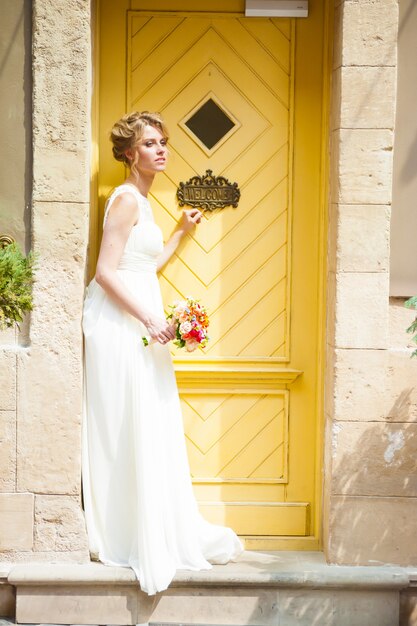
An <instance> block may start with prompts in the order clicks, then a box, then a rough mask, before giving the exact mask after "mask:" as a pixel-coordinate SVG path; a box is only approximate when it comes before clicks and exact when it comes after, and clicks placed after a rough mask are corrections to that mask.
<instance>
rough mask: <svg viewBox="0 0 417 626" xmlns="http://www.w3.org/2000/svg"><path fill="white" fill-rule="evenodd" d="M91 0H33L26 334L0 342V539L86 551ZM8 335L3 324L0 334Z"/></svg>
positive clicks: (40, 553) (52, 556)
mask: <svg viewBox="0 0 417 626" xmlns="http://www.w3.org/2000/svg"><path fill="white" fill-rule="evenodd" d="M90 39H91V35H90V2H89V1H88V0H57V1H55V2H53V3H51V2H50V1H49V0H35V1H34V2H33V66H32V69H33V163H34V165H33V199H32V207H31V209H32V242H31V243H32V248H33V250H34V251H35V252H36V253H37V255H38V268H37V272H36V283H35V285H34V305H35V306H34V311H33V314H32V315H31V321H30V333H29V337H28V345H27V346H17V345H13V342H12V341H9V342H7V341H4V337H3V346H1V347H0V388H1V394H0V411H1V417H2V420H1V429H2V432H1V433H0V448H1V449H0V459H1V461H0V463H1V468H0V469H1V471H0V550H2V559H3V560H4V559H6V560H13V561H15V560H31V559H37V560H38V559H39V560H57V559H58V560H76V561H85V560H88V558H89V555H88V550H87V542H86V532H85V526H84V519H83V515H82V511H81V502H80V499H81V491H80V489H81V486H80V448H81V446H80V439H81V402H82V337H81V327H80V312H81V307H82V300H83V294H84V274H85V260H86V247H87V240H88V210H89V153H90V101H91V54H90V48H91V46H90ZM9 336H10V335H9Z"/></svg>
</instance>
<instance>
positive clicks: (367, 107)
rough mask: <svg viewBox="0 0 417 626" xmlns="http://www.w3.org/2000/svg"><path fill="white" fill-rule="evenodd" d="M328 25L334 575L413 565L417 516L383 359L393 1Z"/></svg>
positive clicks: (392, 373) (361, 6)
mask: <svg viewBox="0 0 417 626" xmlns="http://www.w3.org/2000/svg"><path fill="white" fill-rule="evenodd" d="M335 25H336V27H335V48H334V68H333V112H332V120H331V204H330V237H329V239H330V253H329V317H328V319H329V321H328V346H327V348H328V349H327V354H328V358H327V372H328V373H327V393H326V425H327V426H326V459H325V497H324V501H325V514H324V519H325V522H324V526H325V533H324V543H325V551H326V554H327V557H328V559H329V560H330V561H331V562H336V563H352V564H355V563H356V564H359V563H361V564H376V563H383V562H391V563H399V564H407V563H406V561H411V562H413V561H414V563H415V562H416V559H417V548H416V542H415V533H416V530H417V528H416V524H415V522H412V520H413V519H416V517H417V506H416V501H415V500H413V501H412V500H410V499H409V498H408V497H403V496H409V495H410V493H411V491H412V490H413V489H414V490H415V488H416V487H417V485H416V480H415V479H414V478H411V479H410V478H409V479H408V481H407V471H406V467H407V465H408V470H410V463H411V459H412V457H411V456H410V447H409V446H411V447H412V446H413V444H412V442H411V440H410V443H409V444H407V445H408V447H407V445H406V442H405V435H404V432H403V429H402V428H401V427H399V425H398V424H397V423H395V422H397V421H401V420H399V413H400V412H401V406H400V405H399V404H398V401H399V400H400V399H399V398H398V396H396V394H395V389H397V388H398V380H399V376H401V374H404V371H405V370H404V367H403V368H402V370H401V372H399V371H398V369H395V367H396V366H395V365H393V360H392V358H393V357H392V353H391V351H390V350H389V232H390V207H391V194H392V166H393V132H394V119H395V102H396V62H397V58H396V44H397V32H398V3H397V0H360V1H359V0H344V1H342V2H340V1H339V2H337V1H336V7H335ZM403 408H404V407H403ZM415 447H416V446H415V444H414V450H415ZM414 453H415V452H414ZM407 459H408V460H407ZM404 533H405V535H404ZM407 533H408V535H409V537H408V539H406V538H405V537H406V536H408V535H407ZM412 535H413V540H412V541H411V536H412Z"/></svg>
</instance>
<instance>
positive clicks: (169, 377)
mask: <svg viewBox="0 0 417 626" xmlns="http://www.w3.org/2000/svg"><path fill="white" fill-rule="evenodd" d="M126 192H130V193H133V194H134V195H135V197H136V198H137V201H138V215H139V219H138V222H137V224H136V225H135V226H134V227H133V228H132V231H131V233H130V235H129V238H128V240H127V243H126V246H125V249H124V252H123V255H122V258H121V261H120V264H119V267H118V270H117V271H118V275H119V277H120V279H121V280H122V281H123V283H124V284H125V285H126V287H127V288H128V289H129V290H130V291H131V292H132V293H134V294H135V295H136V296H137V298H138V299H140V300H141V302H143V303H144V305H145V306H146V307H147V308H148V310H151V311H152V312H154V313H155V314H156V315H159V316H160V317H164V309H163V304H162V298H161V293H160V289H159V283H158V279H157V275H156V260H157V257H158V255H159V254H160V253H161V252H162V249H163V240H162V233H161V230H160V229H159V227H158V226H157V225H156V224H155V222H154V219H153V214H152V209H151V206H150V204H149V202H148V200H147V199H146V198H145V197H144V196H142V195H141V194H140V193H139V192H138V191H137V190H136V188H135V187H133V186H132V185H129V184H125V185H121V186H119V187H117V188H116V189H115V191H114V192H113V194H112V195H111V196H110V198H109V200H108V202H107V207H106V213H105V220H106V217H107V212H108V210H109V208H110V206H111V204H112V202H113V201H114V200H115V198H116V197H117V196H118V195H119V194H120V193H126ZM83 331H84V337H85V393H84V422H83V495H84V506H85V516H86V524H87V531H88V537H89V543H90V551H91V552H92V553H95V554H97V555H98V558H99V559H100V560H101V561H102V562H103V563H106V564H110V565H122V566H130V567H132V568H133V570H134V571H135V573H136V576H137V578H138V580H139V582H140V586H141V588H142V589H143V590H144V591H146V592H147V593H148V594H155V593H156V592H158V591H162V590H164V589H166V588H167V587H168V585H169V584H170V582H171V580H172V578H173V576H174V574H175V571H176V570H177V569H188V570H200V569H208V568H210V567H211V565H210V564H211V563H226V562H227V561H229V560H233V559H235V558H236V557H237V556H238V555H239V554H240V552H241V551H242V549H243V548H242V544H241V542H240V540H239V539H238V537H237V536H236V535H235V533H234V532H233V531H232V530H231V529H230V528H226V527H222V526H217V525H213V524H210V523H208V522H207V521H206V520H205V519H204V518H203V517H202V516H201V515H200V513H199V511H198V507H197V503H196V501H195V498H194V494H193V491H192V486H191V479H190V473H189V466H188V459H187V453H186V447H185V439H184V432H183V425H182V417H181V409H180V403H179V397H178V390H177V385H176V380H175V374H174V370H173V365H172V359H171V355H170V352H169V348H168V346H166V345H165V346H163V345H161V344H159V343H153V344H151V345H149V346H147V347H144V346H143V344H142V341H141V337H142V335H143V334H145V332H146V330H145V328H144V326H143V325H142V324H141V323H140V322H139V321H138V320H136V319H135V318H133V317H132V316H131V315H130V314H128V313H126V312H125V311H123V310H122V309H121V308H120V307H119V306H117V304H115V303H114V302H113V301H112V300H111V299H110V298H109V297H108V296H107V294H106V293H105V291H104V290H103V289H102V288H101V287H100V286H99V285H98V284H97V283H96V281H95V280H94V279H93V280H92V281H91V283H90V285H89V287H88V291H87V296H86V299H85V304H84V315H83Z"/></svg>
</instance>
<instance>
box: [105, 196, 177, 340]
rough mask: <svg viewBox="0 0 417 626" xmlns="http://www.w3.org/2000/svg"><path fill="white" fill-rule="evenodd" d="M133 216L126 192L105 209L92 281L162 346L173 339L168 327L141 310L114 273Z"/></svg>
mask: <svg viewBox="0 0 417 626" xmlns="http://www.w3.org/2000/svg"><path fill="white" fill-rule="evenodd" d="M137 216H138V205H137V201H136V199H135V197H134V196H133V195H132V194H130V193H122V194H120V196H118V197H117V198H116V199H115V201H114V203H113V205H112V207H111V209H110V210H109V213H108V216H107V220H106V224H105V226H104V230H103V239H102V241H101V246H100V253H99V257H98V261H97V268H96V274H95V279H96V282H97V283H98V284H99V285H100V286H101V287H102V288H103V289H104V291H105V292H106V293H107V294H108V295H109V296H110V298H111V299H112V300H113V301H114V302H116V304H118V305H119V306H120V307H121V308H122V309H123V310H125V311H127V312H128V313H130V314H131V315H133V317H135V318H136V319H138V320H139V321H140V322H142V323H143V324H144V325H145V326H146V328H147V329H148V331H149V334H150V336H151V337H152V339H155V340H157V341H159V343H166V342H167V341H169V340H171V339H173V338H174V336H175V335H174V331H173V329H172V327H171V326H170V325H169V324H168V323H167V321H166V320H164V319H161V318H159V317H155V316H154V315H152V314H151V313H150V312H149V311H148V310H147V309H146V308H145V307H143V306H142V305H141V304H140V302H138V300H137V299H136V297H135V296H134V295H133V294H132V293H131V292H130V291H129V290H128V289H127V288H126V286H125V285H124V284H123V282H122V281H121V280H120V278H119V276H118V274H117V268H118V266H119V261H120V259H121V256H122V254H123V250H124V247H125V245H126V241H127V239H128V237H129V234H130V231H131V230H132V228H133V226H134V224H135V223H136V221H137Z"/></svg>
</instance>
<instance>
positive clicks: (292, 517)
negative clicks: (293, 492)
mask: <svg viewBox="0 0 417 626" xmlns="http://www.w3.org/2000/svg"><path fill="white" fill-rule="evenodd" d="M199 508H200V511H201V513H202V514H203V515H204V517H205V518H206V519H208V520H209V521H210V522H212V523H214V524H224V525H226V526H231V527H232V528H234V529H235V530H236V532H237V533H238V534H239V535H249V534H250V535H306V534H307V529H308V504H306V503H299V504H298V503H297V504H292V503H291V504H289V503H288V504H276V505H273V504H272V505H271V504H259V503H258V504H257V505H249V504H247V503H239V504H238V503H233V504H232V503H221V504H217V503H213V504H209V503H204V504H203V503H199Z"/></svg>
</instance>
